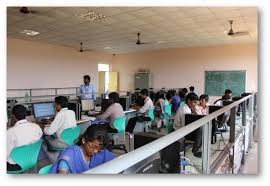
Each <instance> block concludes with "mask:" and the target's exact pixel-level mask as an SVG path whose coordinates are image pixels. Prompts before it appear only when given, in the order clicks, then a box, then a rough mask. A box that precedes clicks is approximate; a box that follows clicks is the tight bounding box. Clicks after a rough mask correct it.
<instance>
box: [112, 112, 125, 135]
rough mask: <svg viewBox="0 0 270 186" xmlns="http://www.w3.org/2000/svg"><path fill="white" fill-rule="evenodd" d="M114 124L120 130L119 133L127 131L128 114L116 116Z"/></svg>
mask: <svg viewBox="0 0 270 186" xmlns="http://www.w3.org/2000/svg"><path fill="white" fill-rule="evenodd" d="M113 126H114V128H116V129H117V130H118V133H122V132H125V128H126V116H123V117H120V118H116V119H115V120H114V121H113Z"/></svg>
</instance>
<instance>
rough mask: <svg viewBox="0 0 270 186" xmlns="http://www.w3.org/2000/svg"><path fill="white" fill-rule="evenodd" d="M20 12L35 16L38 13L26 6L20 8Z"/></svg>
mask: <svg viewBox="0 0 270 186" xmlns="http://www.w3.org/2000/svg"><path fill="white" fill-rule="evenodd" d="M20 12H21V13H22V14H35V13H37V11H35V10H30V9H29V8H28V7H25V6H24V7H21V8H20Z"/></svg>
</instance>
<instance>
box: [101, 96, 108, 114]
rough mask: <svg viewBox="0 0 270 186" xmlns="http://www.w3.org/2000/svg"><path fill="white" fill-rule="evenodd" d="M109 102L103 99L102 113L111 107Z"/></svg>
mask: <svg viewBox="0 0 270 186" xmlns="http://www.w3.org/2000/svg"><path fill="white" fill-rule="evenodd" d="M108 101H109V99H102V102H101V111H102V112H105V111H106V109H107V108H108V107H109V106H110V105H109V102H108Z"/></svg>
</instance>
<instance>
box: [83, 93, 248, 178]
mask: <svg viewBox="0 0 270 186" xmlns="http://www.w3.org/2000/svg"><path fill="white" fill-rule="evenodd" d="M251 97H252V95H249V96H246V97H243V98H242V99H240V100H238V101H235V102H233V103H231V104H229V105H228V106H225V107H223V108H221V109H220V110H217V111H215V112H213V113H211V114H209V115H207V116H205V117H203V118H201V119H199V120H197V121H195V122H193V123H191V124H189V125H187V126H185V127H183V128H180V129H178V130H176V131H174V132H172V133H170V134H168V135H166V136H164V137H161V138H159V139H157V140H155V141H153V142H151V143H148V144H146V145H144V146H142V147H140V148H138V149H136V150H134V151H131V152H129V153H127V154H124V155H122V156H120V157H118V158H116V159H114V160H112V161H109V162H107V163H105V164H102V165H100V166H98V167H96V168H93V169H90V170H88V171H86V172H84V174H119V173H121V172H122V171H124V170H125V169H127V168H129V167H131V166H133V165H135V164H136V163H138V162H140V161H142V160H144V159H146V158H148V157H149V156H151V155H153V154H154V153H157V152H159V151H160V150H162V149H163V148H165V147H167V146H168V145H170V144H172V143H174V142H176V141H178V140H179V139H181V138H183V137H185V136H186V135H187V134H189V133H191V132H193V131H195V130H196V129H198V128H199V127H203V135H202V136H203V149H202V160H203V163H202V170H203V174H210V172H211V171H210V161H209V160H210V149H211V146H210V142H211V140H210V136H211V133H210V131H211V129H210V126H211V123H210V122H211V121H212V120H213V119H214V118H216V117H217V116H219V115H221V114H223V113H225V112H226V111H228V110H231V113H232V114H234V118H235V113H236V107H237V106H238V105H239V104H240V103H243V105H245V102H246V100H247V99H249V98H251ZM244 109H245V107H244ZM244 109H243V111H242V112H246V110H244ZM245 120H246V117H245V115H244V117H242V124H243V126H245V123H246V121H245ZM231 125H232V127H230V140H229V142H230V143H232V142H233V141H234V140H235V131H232V130H235V128H234V127H233V126H234V125H235V123H234V122H233V123H231Z"/></svg>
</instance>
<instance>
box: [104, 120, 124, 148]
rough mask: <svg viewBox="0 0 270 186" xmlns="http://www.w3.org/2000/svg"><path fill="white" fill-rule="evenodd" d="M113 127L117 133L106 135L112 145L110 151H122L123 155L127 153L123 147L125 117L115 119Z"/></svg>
mask: <svg viewBox="0 0 270 186" xmlns="http://www.w3.org/2000/svg"><path fill="white" fill-rule="evenodd" d="M113 126H114V128H116V129H117V131H118V132H117V133H109V134H108V136H109V138H110V139H111V140H112V143H113V144H112V145H113V146H112V149H118V150H124V151H125V153H127V148H126V145H125V128H126V116H123V117H120V118H116V119H115V120H114V122H113Z"/></svg>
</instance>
